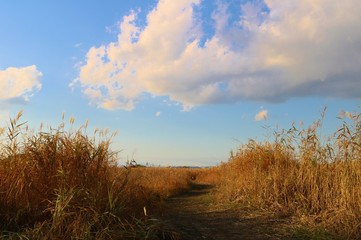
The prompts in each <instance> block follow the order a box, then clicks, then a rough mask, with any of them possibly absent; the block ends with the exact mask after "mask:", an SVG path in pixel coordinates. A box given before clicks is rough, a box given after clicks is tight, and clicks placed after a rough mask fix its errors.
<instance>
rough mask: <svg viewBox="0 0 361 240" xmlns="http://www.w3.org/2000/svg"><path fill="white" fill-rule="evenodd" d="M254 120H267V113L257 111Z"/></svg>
mask: <svg viewBox="0 0 361 240" xmlns="http://www.w3.org/2000/svg"><path fill="white" fill-rule="evenodd" d="M254 119H255V120H256V121H257V122H259V121H262V120H267V119H268V111H267V110H261V111H259V112H258V113H257V114H256V116H255V117H254Z"/></svg>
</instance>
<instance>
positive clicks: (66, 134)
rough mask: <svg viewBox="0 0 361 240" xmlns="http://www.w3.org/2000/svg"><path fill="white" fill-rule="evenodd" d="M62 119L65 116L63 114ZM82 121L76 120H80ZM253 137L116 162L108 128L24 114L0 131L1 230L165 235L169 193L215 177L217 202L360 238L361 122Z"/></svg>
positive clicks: (33, 234)
mask: <svg viewBox="0 0 361 240" xmlns="http://www.w3.org/2000/svg"><path fill="white" fill-rule="evenodd" d="M63 121H64V119H63ZM73 121H74V120H73V119H71V120H70V122H71V123H72V122H73ZM340 122H341V126H340V128H339V129H337V130H336V131H335V133H334V134H333V135H332V136H329V137H327V138H325V137H323V136H322V135H321V134H320V132H321V129H322V121H319V122H316V123H315V124H314V125H313V126H312V127H310V128H306V129H297V128H296V126H292V127H291V128H290V129H288V130H281V131H279V132H275V133H274V138H273V139H272V140H269V141H266V142H256V141H253V140H250V141H249V142H248V143H247V144H244V145H242V146H240V147H239V149H238V150H237V151H235V152H233V153H231V156H230V158H229V160H228V161H227V162H225V163H222V164H221V165H219V166H216V167H213V168H206V169H190V168H161V167H142V166H138V165H134V164H130V163H128V164H125V166H119V165H117V155H116V153H114V152H112V151H111V149H110V144H111V139H112V136H111V135H109V134H107V133H106V132H105V131H96V132H95V133H94V135H93V136H89V135H88V134H86V124H85V125H84V126H82V127H80V128H79V129H72V127H70V128H67V127H66V126H65V125H66V124H65V122H64V123H63V124H61V125H60V126H59V127H57V128H55V129H53V128H50V127H49V128H48V129H43V128H40V129H39V130H37V131H35V130H33V129H28V127H27V126H26V124H25V123H22V120H21V113H19V114H18V116H16V117H15V118H14V119H12V120H11V121H10V122H9V124H8V127H5V128H2V129H1V141H0V145H1V148H0V149H1V150H0V151H1V152H0V194H1V195H0V234H1V236H2V238H10V239H64V238H65V239H71V238H73V239H164V238H165V236H172V231H171V230H170V229H168V228H167V226H166V225H165V224H164V223H162V221H160V220H159V218H158V217H157V218H156V217H154V216H161V215H162V211H164V209H165V208H164V204H165V200H166V199H167V198H169V197H171V196H174V195H177V194H179V193H181V192H184V191H187V189H189V188H190V186H191V184H192V182H194V181H196V182H202V183H208V184H212V185H215V188H214V191H213V193H212V194H214V199H216V200H215V201H216V203H217V204H223V205H228V204H231V205H232V206H233V207H236V208H245V207H247V208H257V209H267V210H268V211H274V212H279V213H282V214H286V215H290V216H294V218H296V219H298V222H299V224H300V225H302V226H306V227H307V228H310V229H312V228H313V227H315V228H317V229H320V228H322V229H326V230H327V231H329V232H330V233H332V234H334V235H335V236H343V237H346V238H350V239H353V238H359V237H360V236H361V224H360V222H361V122H360V115H359V114H356V113H355V114H349V115H348V116H347V117H346V118H344V119H341V120H340Z"/></svg>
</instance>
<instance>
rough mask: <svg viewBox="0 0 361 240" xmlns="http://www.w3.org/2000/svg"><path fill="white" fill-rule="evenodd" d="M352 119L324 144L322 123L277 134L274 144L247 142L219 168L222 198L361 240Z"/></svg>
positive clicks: (360, 185) (360, 147) (356, 128)
mask: <svg viewBox="0 0 361 240" xmlns="http://www.w3.org/2000/svg"><path fill="white" fill-rule="evenodd" d="M350 118H351V119H352V120H353V123H350V122H347V121H346V120H344V121H343V125H342V126H341V127H340V128H339V130H338V131H336V132H335V134H334V135H333V136H331V137H330V138H329V139H328V140H325V141H323V140H322V139H321V136H320V127H321V122H318V123H316V124H315V125H314V126H313V127H311V128H308V129H301V130H298V129H296V128H295V126H293V127H292V128H291V129H289V130H288V131H281V132H280V133H276V134H275V140H274V141H273V142H264V143H258V142H255V141H253V140H251V141H249V143H248V144H245V145H243V146H241V147H240V148H239V150H238V151H237V152H236V153H235V154H232V155H231V157H230V160H229V162H227V163H225V164H223V165H222V166H220V168H221V175H220V176H221V178H220V180H219V182H218V188H217V196H218V199H219V200H220V201H226V202H227V201H228V202H233V203H239V204H240V205H242V206H251V207H261V208H265V209H268V210H274V211H282V212H285V213H288V214H292V215H294V216H297V217H298V218H299V219H304V220H305V222H308V223H313V224H316V225H318V226H322V227H325V228H327V229H329V230H330V231H332V232H334V233H336V234H338V235H340V236H343V237H347V238H359V237H361V224H360V223H361V181H360V180H361V122H360V120H361V119H360V115H359V114H354V115H352V116H350ZM315 126H316V127H315Z"/></svg>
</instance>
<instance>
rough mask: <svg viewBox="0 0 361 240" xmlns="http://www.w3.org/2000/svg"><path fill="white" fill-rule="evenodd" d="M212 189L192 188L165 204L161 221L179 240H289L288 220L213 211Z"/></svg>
mask: <svg viewBox="0 0 361 240" xmlns="http://www.w3.org/2000/svg"><path fill="white" fill-rule="evenodd" d="M211 188H212V186H210V185H206V184H194V185H193V187H192V188H191V190H190V191H189V192H186V193H184V194H182V195H180V196H177V197H173V198H170V199H168V200H167V205H166V211H165V212H166V213H165V215H164V216H163V218H164V220H165V221H166V222H167V223H168V224H169V225H170V226H171V227H172V228H173V229H174V230H175V231H176V232H177V233H179V235H180V237H179V238H177V239H181V240H193V239H194V240H198V239H210V240H216V239H217V240H218V239H229V240H232V239H289V237H287V233H286V231H284V229H286V227H287V223H288V221H287V219H280V218H275V217H270V215H266V214H261V213H255V212H249V211H245V210H244V211H243V210H232V209H217V208H215V207H212V202H213V200H212V199H213V197H212V193H211Z"/></svg>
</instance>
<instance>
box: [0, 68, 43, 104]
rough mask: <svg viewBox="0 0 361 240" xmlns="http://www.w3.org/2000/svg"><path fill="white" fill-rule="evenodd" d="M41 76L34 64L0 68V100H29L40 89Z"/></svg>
mask: <svg viewBox="0 0 361 240" xmlns="http://www.w3.org/2000/svg"><path fill="white" fill-rule="evenodd" d="M41 76H42V73H41V72H39V71H38V70H37V69H36V66H35V65H32V66H28V67H22V68H15V67H9V68H7V69H5V70H0V101H15V102H19V101H29V98H30V97H31V96H32V95H33V94H34V93H35V92H37V91H39V90H40V89H41V83H40V78H41Z"/></svg>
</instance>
